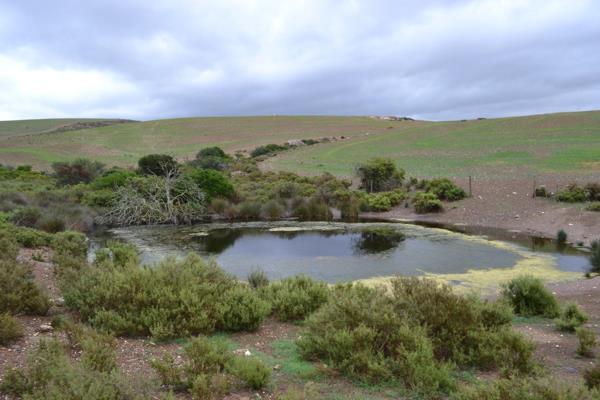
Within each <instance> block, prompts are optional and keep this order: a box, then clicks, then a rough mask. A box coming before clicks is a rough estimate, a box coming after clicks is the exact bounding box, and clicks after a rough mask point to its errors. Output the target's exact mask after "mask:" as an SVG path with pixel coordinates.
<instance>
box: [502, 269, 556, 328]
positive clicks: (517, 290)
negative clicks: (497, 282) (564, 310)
mask: <svg viewBox="0 0 600 400" xmlns="http://www.w3.org/2000/svg"><path fill="white" fill-rule="evenodd" d="M502 297H503V298H504V299H505V300H506V301H507V302H508V303H509V304H511V305H512V307H513V310H514V312H515V313H516V314H519V315H523V316H536V315H537V316H542V317H546V318H556V317H557V316H558V315H559V314H560V307H559V305H558V302H557V301H556V298H555V297H554V295H553V294H552V293H550V292H549V291H548V290H547V289H546V288H545V287H544V283H543V282H542V281H541V280H540V279H538V278H535V277H533V276H530V275H522V276H519V277H516V278H514V279H512V280H511V281H510V282H508V283H507V284H505V285H503V286H502Z"/></svg>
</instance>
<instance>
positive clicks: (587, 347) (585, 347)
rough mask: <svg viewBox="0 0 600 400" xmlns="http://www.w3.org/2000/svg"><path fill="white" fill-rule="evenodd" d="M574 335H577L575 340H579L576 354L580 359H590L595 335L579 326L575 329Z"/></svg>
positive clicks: (594, 343)
mask: <svg viewBox="0 0 600 400" xmlns="http://www.w3.org/2000/svg"><path fill="white" fill-rule="evenodd" d="M575 334H576V335H577V339H579V346H578V347H577V354H579V355H580V356H582V357H592V356H593V355H594V353H593V349H594V346H595V345H596V334H595V333H594V331H592V330H591V329H587V328H584V327H582V326H580V327H577V328H575Z"/></svg>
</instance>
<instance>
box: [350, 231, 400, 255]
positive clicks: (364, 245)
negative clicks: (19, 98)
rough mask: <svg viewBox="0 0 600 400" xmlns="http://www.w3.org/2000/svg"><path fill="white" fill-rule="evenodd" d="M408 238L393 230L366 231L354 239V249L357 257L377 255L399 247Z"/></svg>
mask: <svg viewBox="0 0 600 400" xmlns="http://www.w3.org/2000/svg"><path fill="white" fill-rule="evenodd" d="M405 239H406V237H405V236H404V234H403V233H402V232H399V231H397V230H395V229H392V228H373V229H365V230H364V231H362V232H361V233H360V235H359V236H358V237H354V238H352V249H353V250H354V253H355V254H357V255H364V254H377V253H382V252H385V251H388V250H391V249H395V248H396V247H398V245H399V244H400V243H402V242H403V241H404V240H405Z"/></svg>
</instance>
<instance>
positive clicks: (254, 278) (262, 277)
mask: <svg viewBox="0 0 600 400" xmlns="http://www.w3.org/2000/svg"><path fill="white" fill-rule="evenodd" d="M248 283H249V284H250V286H251V287H252V288H253V289H259V288H262V287H266V286H268V285H269V278H267V274H265V271H263V270H260V269H258V270H254V271H252V272H251V273H250V274H249V275H248Z"/></svg>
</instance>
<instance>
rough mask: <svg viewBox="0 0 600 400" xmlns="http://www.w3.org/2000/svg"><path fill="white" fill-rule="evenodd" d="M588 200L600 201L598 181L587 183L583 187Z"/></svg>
mask: <svg viewBox="0 0 600 400" xmlns="http://www.w3.org/2000/svg"><path fill="white" fill-rule="evenodd" d="M583 189H584V190H585V194H586V195H587V198H588V200H589V201H600V183H591V182H590V183H588V184H587V185H585V187H584V188H583Z"/></svg>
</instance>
